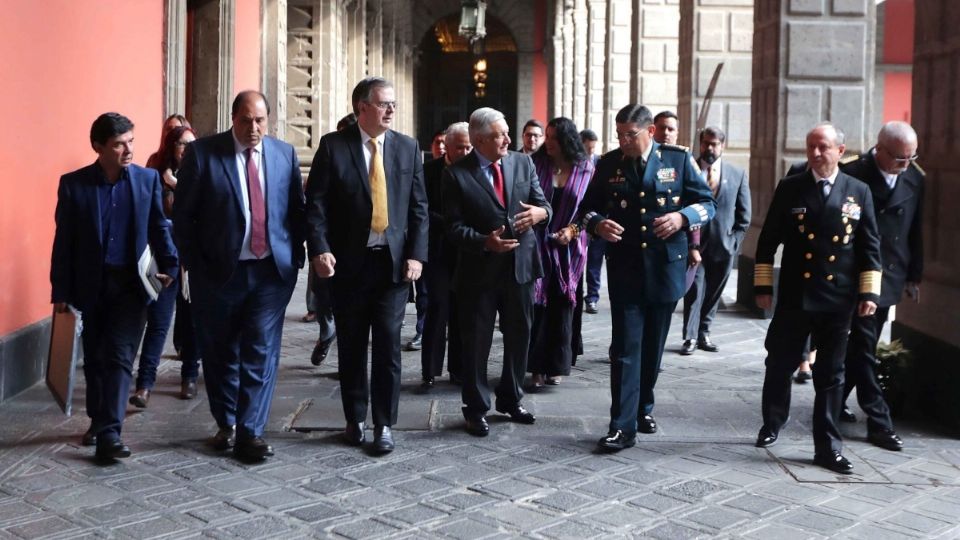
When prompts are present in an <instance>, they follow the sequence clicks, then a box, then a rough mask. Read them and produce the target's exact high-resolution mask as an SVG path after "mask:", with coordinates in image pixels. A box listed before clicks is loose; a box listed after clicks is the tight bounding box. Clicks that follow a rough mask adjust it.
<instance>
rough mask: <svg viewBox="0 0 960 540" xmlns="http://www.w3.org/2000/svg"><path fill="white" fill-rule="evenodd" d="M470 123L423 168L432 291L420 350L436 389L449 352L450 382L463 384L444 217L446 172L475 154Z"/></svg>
mask: <svg viewBox="0 0 960 540" xmlns="http://www.w3.org/2000/svg"><path fill="white" fill-rule="evenodd" d="M469 126H470V125H469V124H467V123H466V122H457V123H455V124H450V126H449V127H448V128H447V129H446V131H444V134H443V143H444V148H445V149H446V153H445V154H444V155H442V156H440V158H439V159H435V160H433V161H431V162H429V163H427V164H426V165H424V166H423V179H424V183H425V184H426V186H427V201H428V202H429V207H430V247H429V254H428V255H427V258H428V260H429V261H430V262H428V263H427V264H425V265H424V268H423V280H424V281H426V289H427V290H428V291H429V292H430V295H429V298H428V300H427V314H426V317H425V318H424V325H423V350H422V351H421V356H420V359H421V368H422V370H423V371H422V375H423V383H422V385H421V386H422V388H423V389H424V390H429V389H431V388H433V384H434V379H435V378H436V377H439V376H440V375H442V374H443V356H444V351H447V353H448V354H447V371H448V372H450V380H451V381H453V382H459V381H460V355H461V351H462V346H461V343H460V326H459V325H458V323H457V314H456V302H455V301H454V299H453V291H452V290H451V287H450V283H451V280H452V279H453V271H454V268H456V264H457V252H456V249H457V248H456V246H454V245H453V244H452V243H451V242H450V240H449V239H448V238H447V226H446V222H445V221H444V218H443V171H444V169H446V168H447V167H449V166H450V165H452V164H453V163H454V162H456V161H458V160H460V159H462V158H463V157H464V156H466V155H467V154H469V153H470V152H472V151H473V145H472V144H470V133H469Z"/></svg>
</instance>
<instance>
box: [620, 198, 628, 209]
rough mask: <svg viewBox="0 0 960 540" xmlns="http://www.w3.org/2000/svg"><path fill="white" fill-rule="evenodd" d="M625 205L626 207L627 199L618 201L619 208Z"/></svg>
mask: <svg viewBox="0 0 960 540" xmlns="http://www.w3.org/2000/svg"><path fill="white" fill-rule="evenodd" d="M626 207H627V200H626V199H623V200H622V201H620V208H626Z"/></svg>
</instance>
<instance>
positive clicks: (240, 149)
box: [230, 131, 273, 261]
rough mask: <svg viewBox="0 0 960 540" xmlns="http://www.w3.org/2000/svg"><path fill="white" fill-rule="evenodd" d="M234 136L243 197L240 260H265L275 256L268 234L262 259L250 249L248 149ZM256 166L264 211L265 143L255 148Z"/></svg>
mask: <svg viewBox="0 0 960 540" xmlns="http://www.w3.org/2000/svg"><path fill="white" fill-rule="evenodd" d="M230 134H231V135H232V136H233V149H234V150H235V151H236V157H235V158H234V159H235V161H236V164H237V178H239V179H240V193H241V194H242V195H243V196H242V197H241V198H242V199H243V220H244V226H243V244H241V246H240V260H241V261H249V260H256V259H258V258H259V259H263V258H266V257H269V256H271V255H273V251H272V250H271V249H270V235H269V234H267V251H266V252H265V253H264V254H263V256H262V257H257V256H256V255H254V254H253V251H252V250H251V249H250V193H249V190H248V189H247V147H246V146H245V145H244V144H243V143H241V142H240V141H238V140H237V136H236V135H235V134H234V133H233V131H231V132H230ZM251 158H252V159H253V162H254V164H255V166H256V167H257V173H258V174H257V176H259V177H260V193H262V194H263V208H264V211H266V209H267V175H266V174H264V170H263V141H262V140H261V141H260V143H259V144H258V145H256V146H254V147H253V155H252V156H251ZM265 232H266V231H265Z"/></svg>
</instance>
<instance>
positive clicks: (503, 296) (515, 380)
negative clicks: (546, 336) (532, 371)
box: [456, 265, 533, 418]
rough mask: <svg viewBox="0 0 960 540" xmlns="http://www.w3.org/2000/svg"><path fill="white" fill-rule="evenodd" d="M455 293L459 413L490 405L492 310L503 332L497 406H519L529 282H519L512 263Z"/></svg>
mask: <svg viewBox="0 0 960 540" xmlns="http://www.w3.org/2000/svg"><path fill="white" fill-rule="evenodd" d="M456 293H457V304H458V309H459V315H460V335H461V338H462V341H463V368H462V369H463V371H462V375H463V389H462V397H463V404H464V407H463V414H464V416H467V417H471V418H476V417H478V416H482V415H484V414H486V413H487V411H489V410H490V386H489V383H488V381H487V359H488V357H489V356H490V346H491V344H492V343H493V329H494V324H495V321H496V318H497V313H499V314H500V330H501V331H502V332H503V370H502V371H501V373H500V382H499V384H497V387H496V390H495V394H496V398H497V403H496V405H497V408H502V409H511V408H513V407H515V406H516V405H519V404H520V400H521V399H523V390H522V389H521V385H522V384H523V377H524V373H525V372H526V369H527V348H528V347H529V346H530V325H531V322H532V319H533V283H532V282H531V283H523V284H518V283H517V282H516V279H515V278H514V277H513V265H505V268H504V269H503V271H501V272H500V278H499V279H497V280H495V281H494V282H493V284H492V285H490V286H487V287H459V288H458V289H457V291H456Z"/></svg>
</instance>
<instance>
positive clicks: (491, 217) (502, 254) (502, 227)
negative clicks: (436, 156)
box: [442, 107, 551, 437]
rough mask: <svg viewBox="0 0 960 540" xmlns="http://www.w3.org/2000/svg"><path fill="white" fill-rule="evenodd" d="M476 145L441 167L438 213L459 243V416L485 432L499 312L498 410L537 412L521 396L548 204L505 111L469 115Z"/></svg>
mask: <svg viewBox="0 0 960 540" xmlns="http://www.w3.org/2000/svg"><path fill="white" fill-rule="evenodd" d="M470 142H471V143H473V152H471V153H470V154H469V155H467V156H466V157H465V158H463V159H461V160H460V161H458V162H456V163H454V164H453V165H450V166H449V167H447V169H446V170H445V171H444V172H443V180H442V183H443V215H444V217H445V218H446V222H447V227H448V230H449V235H450V238H451V240H452V241H453V243H454V244H456V246H457V255H458V259H457V268H456V270H455V272H454V276H453V287H454V292H455V294H456V298H457V304H458V305H459V308H458V309H459V315H460V328H461V333H460V335H461V337H462V341H463V392H462V396H463V403H464V407H463V415H464V417H465V418H466V421H467V425H466V428H467V432H469V433H470V434H472V435H476V436H480V437H482V436H486V435H487V434H488V433H489V432H490V426H489V425H488V424H487V420H486V414H487V411H489V410H490V389H489V386H488V383H487V358H488V356H489V355H490V345H491V342H492V341H493V327H494V321H495V320H496V316H497V313H498V312H499V313H500V329H501V330H502V332H503V371H502V373H501V375H500V384H499V385H497V388H496V397H497V402H496V409H497V411H498V412H502V413H505V414H508V415H509V416H510V418H511V419H512V420H513V421H514V422H519V423H523V424H532V423H534V421H535V420H536V418H535V417H534V416H533V414H531V413H530V412H528V411H527V410H526V409H525V408H524V407H523V405H521V403H520V401H521V399H523V391H522V390H521V388H520V387H521V384H522V383H523V377H524V373H525V372H526V369H527V348H528V347H529V345H530V325H531V323H532V321H533V285H534V280H536V279H537V278H538V277H541V276H542V275H543V268H542V266H541V263H540V256H539V255H538V254H537V239H536V236H535V235H534V233H533V231H532V230H531V228H532V227H533V226H534V225H537V224H538V223H542V222H544V221H547V220H549V219H550V214H551V209H550V204H549V203H547V201H546V199H544V197H543V191H541V189H540V182H539V180H538V179H537V173H536V171H535V169H534V167H533V161H531V160H530V158H529V157H527V156H525V155H523V154H520V153H517V152H511V151H510V150H509V148H510V135H509V128H508V127H507V122H506V120H505V119H504V117H503V113H501V112H499V111H496V110H494V109H491V108H488V107H483V108H480V109H477V110H476V111H474V112H473V114H471V115H470Z"/></svg>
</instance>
